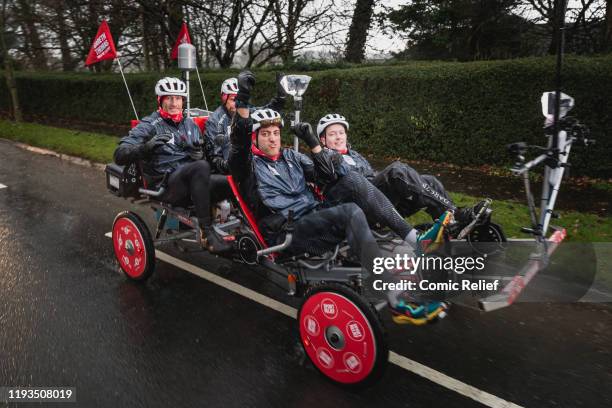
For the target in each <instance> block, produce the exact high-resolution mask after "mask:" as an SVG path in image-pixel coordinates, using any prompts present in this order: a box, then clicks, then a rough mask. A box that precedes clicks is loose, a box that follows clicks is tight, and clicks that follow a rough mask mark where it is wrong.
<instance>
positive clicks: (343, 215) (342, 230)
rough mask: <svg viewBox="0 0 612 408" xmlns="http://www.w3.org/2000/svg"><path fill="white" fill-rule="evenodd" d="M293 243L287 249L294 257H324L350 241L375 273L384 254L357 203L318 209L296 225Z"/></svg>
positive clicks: (353, 250)
mask: <svg viewBox="0 0 612 408" xmlns="http://www.w3.org/2000/svg"><path fill="white" fill-rule="evenodd" d="M293 228H294V230H293V240H292V241H291V245H290V246H289V248H287V252H288V253H290V254H292V255H299V254H304V253H309V254H311V255H322V254H324V253H325V252H327V251H332V250H333V249H334V248H335V247H336V245H338V244H339V243H341V242H342V241H344V240H345V239H346V241H347V243H348V245H349V246H350V248H351V251H352V252H353V255H355V256H356V257H358V258H359V261H360V262H361V265H362V267H363V268H364V269H365V270H367V271H372V267H373V263H374V258H376V257H380V256H381V252H380V248H379V247H378V244H377V243H376V239H375V238H374V236H373V235H372V231H370V227H369V225H368V222H367V220H366V217H365V215H364V213H363V211H362V210H361V209H360V208H359V207H358V206H357V205H356V204H353V203H348V204H341V205H338V206H335V207H330V208H323V209H320V210H314V211H312V212H310V213H308V214H306V215H304V216H302V217H301V218H300V219H298V220H297V221H295V222H294V224H293Z"/></svg>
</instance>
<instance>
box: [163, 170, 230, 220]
mask: <svg viewBox="0 0 612 408" xmlns="http://www.w3.org/2000/svg"><path fill="white" fill-rule="evenodd" d="M232 195H233V194H232V190H231V188H230V186H229V183H228V182H227V178H226V176H223V175H219V174H213V175H211V174H210V165H209V164H208V162H207V161H204V160H198V161H194V162H191V163H187V164H184V165H183V166H181V167H179V168H178V169H177V170H175V171H174V172H173V173H172V174H170V177H169V178H168V183H167V186H166V191H165V192H164V194H163V195H162V196H161V197H160V200H161V201H165V202H168V203H170V204H172V205H177V206H181V207H186V206H189V205H191V204H192V203H193V205H194V207H195V214H196V217H197V218H198V221H199V222H200V225H201V226H210V225H211V214H210V203H211V200H212V202H213V203H216V202H217V201H221V200H223V199H225V198H230V197H232Z"/></svg>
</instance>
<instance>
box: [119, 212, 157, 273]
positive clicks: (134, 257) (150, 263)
mask: <svg viewBox="0 0 612 408" xmlns="http://www.w3.org/2000/svg"><path fill="white" fill-rule="evenodd" d="M124 227H128V228H129V232H126V230H124V229H123V228H124ZM132 228H133V231H132ZM120 229H121V230H120ZM112 234H113V236H112V240H113V248H114V252H115V258H116V259H117V262H118V263H119V268H120V269H121V271H122V272H123V273H124V274H125V276H126V277H127V278H128V279H130V280H133V281H144V280H146V279H147V278H149V277H150V276H151V274H153V271H154V270H155V246H154V245H153V238H152V237H151V232H150V231H149V228H148V227H147V225H146V224H145V222H144V221H143V220H142V218H140V217H139V216H138V215H137V214H135V213H133V212H130V211H123V212H120V213H119V214H117V216H116V217H115V220H114V221H113V231H112ZM128 241H129V242H128ZM136 241H138V242H136ZM126 258H127V261H126ZM141 259H142V260H143V261H144V266H142V263H141V262H142V261H141Z"/></svg>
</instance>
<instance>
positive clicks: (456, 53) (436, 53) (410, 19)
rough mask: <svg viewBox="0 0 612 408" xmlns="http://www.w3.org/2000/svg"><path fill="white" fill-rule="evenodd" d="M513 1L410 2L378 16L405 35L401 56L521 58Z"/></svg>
mask: <svg viewBox="0 0 612 408" xmlns="http://www.w3.org/2000/svg"><path fill="white" fill-rule="evenodd" d="M517 2H518V0H414V1H412V2H411V3H409V4H407V5H404V6H402V7H400V8H399V9H395V10H392V11H390V12H386V13H385V14H383V16H382V17H383V19H387V20H388V21H389V23H390V25H391V28H393V29H395V30H399V31H400V32H404V33H405V37H406V39H407V49H406V51H405V52H403V53H402V54H400V56H406V57H412V58H418V59H458V60H473V59H487V58H504V57H505V58H507V57H514V56H520V55H521V52H522V51H521V36H522V33H523V32H524V31H525V29H526V22H525V21H524V19H522V18H520V17H517V16H515V15H514V14H512V10H513V7H514V6H515V5H516V4H517Z"/></svg>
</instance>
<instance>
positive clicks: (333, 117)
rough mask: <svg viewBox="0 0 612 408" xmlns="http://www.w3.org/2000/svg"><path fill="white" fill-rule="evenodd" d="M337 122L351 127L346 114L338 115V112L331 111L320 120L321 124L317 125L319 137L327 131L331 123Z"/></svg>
mask: <svg viewBox="0 0 612 408" xmlns="http://www.w3.org/2000/svg"><path fill="white" fill-rule="evenodd" d="M336 123H339V124H341V125H344V127H345V128H346V129H347V130H348V128H349V124H348V122H347V120H346V118H345V117H344V116H342V115H338V114H337V113H329V114H327V115H325V116H323V117H322V118H321V119H320V120H319V124H318V125H317V135H318V136H319V138H320V137H321V135H322V134H323V132H325V128H327V127H328V126H329V125H334V124H336Z"/></svg>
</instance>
